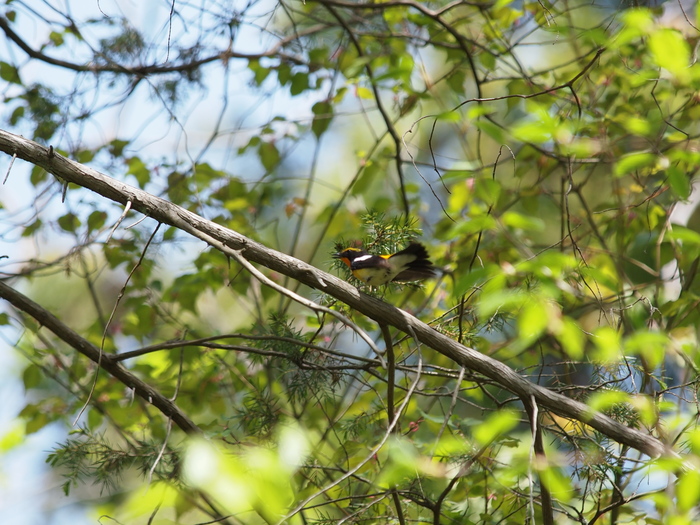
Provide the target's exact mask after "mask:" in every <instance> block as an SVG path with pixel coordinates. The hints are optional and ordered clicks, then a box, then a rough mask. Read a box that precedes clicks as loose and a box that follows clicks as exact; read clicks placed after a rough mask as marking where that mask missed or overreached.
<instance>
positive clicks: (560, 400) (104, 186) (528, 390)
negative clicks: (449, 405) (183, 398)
mask: <svg viewBox="0 0 700 525" xmlns="http://www.w3.org/2000/svg"><path fill="white" fill-rule="evenodd" d="M0 151H4V152H5V153H7V154H8V155H14V154H16V155H17V157H19V158H21V159H23V160H26V161H28V162H31V163H32V164H35V165H37V166H40V167H42V168H44V169H45V170H47V171H49V172H50V173H53V174H54V175H56V176H58V177H60V178H62V179H64V180H66V181H68V182H73V183H75V184H77V185H79V186H82V187H84V188H87V189H89V190H91V191H93V192H95V193H98V194H99V195H102V196H103V197H105V198H107V199H110V200H113V201H115V202H120V203H122V204H124V205H126V203H127V202H128V201H131V203H132V208H133V209H135V210H137V211H139V212H141V213H143V214H145V215H147V216H149V217H152V218H154V219H156V220H157V221H160V222H164V223H166V224H168V225H171V226H174V227H176V228H179V229H181V230H182V231H184V232H187V233H189V234H190V235H192V236H194V237H196V238H198V239H202V240H205V242H206V241H207V240H209V239H211V238H214V239H216V240H217V241H218V242H220V243H222V244H224V245H226V246H228V247H230V248H232V249H234V250H239V251H240V252H241V254H242V255H243V256H244V257H245V258H246V259H248V260H249V261H252V262H254V263H257V264H261V265H262V266H265V267H266V268H269V269H270V270H273V271H275V272H279V273H281V274H283V275H286V276H288V277H291V278H292V279H296V280H297V281H299V282H301V283H303V284H306V285H307V286H310V287H312V288H316V289H318V290H321V291H322V292H324V293H327V294H328V295H330V296H332V297H335V298H336V299H338V300H340V301H343V302H344V303H346V304H347V305H349V306H351V307H352V308H354V309H355V310H357V311H358V312H360V313H362V314H364V315H366V316H368V317H370V318H371V319H373V320H375V321H377V322H378V323H386V324H390V325H392V326H394V327H396V328H398V329H399V330H402V331H404V332H406V333H407V334H410V335H413V334H415V338H416V339H417V340H418V341H420V342H421V343H423V344H425V345H426V346H429V347H430V348H432V349H434V350H435V351H437V352H439V353H441V354H443V355H445V356H447V357H448V358H450V359H452V360H453V361H455V362H456V363H457V364H459V365H460V366H465V367H467V368H469V369H471V370H473V371H475V372H478V373H480V374H482V375H484V376H486V377H488V378H490V379H491V380H493V381H494V382H496V383H497V384H498V385H500V386H501V388H503V389H504V390H507V391H509V392H512V393H513V394H515V395H518V396H519V397H521V398H523V397H527V398H529V397H530V396H532V397H534V398H535V401H536V402H537V403H538V405H540V406H541V407H543V408H545V409H547V410H549V411H551V412H553V413H555V414H557V415H559V416H562V417H566V418H570V419H575V420H577V421H581V422H582V423H585V424H586V425H588V426H590V427H592V428H594V429H595V430H597V431H599V432H601V433H603V434H605V435H606V436H608V437H610V438H611V439H613V440H615V441H617V442H619V443H623V444H625V445H628V446H630V447H632V448H634V449H636V450H639V451H640V452H642V453H644V454H646V455H648V456H650V457H657V456H661V455H664V454H674V453H673V451H672V450H671V448H670V447H668V446H666V445H664V443H662V442H661V441H659V440H658V439H656V438H655V437H653V436H651V435H650V434H648V433H645V432H642V431H640V430H637V429H634V428H630V427H627V426H625V425H623V424H622V423H619V422H618V421H615V420H614V419H612V418H610V417H608V416H606V415H604V414H601V413H600V412H595V411H593V410H592V409H591V408H589V407H588V406H587V405H585V404H584V403H581V402H579V401H576V400H574V399H570V398H568V397H566V396H563V395H561V394H557V393H556V392H553V391H551V390H549V389H547V388H544V387H541V386H539V385H535V384H534V383H531V382H530V381H528V380H527V379H525V378H523V377H521V376H520V375H519V374H518V373H517V372H515V371H514V370H513V369H512V368H510V367H509V366H507V365H505V364H503V363H501V362H500V361H497V360H495V359H493V358H491V357H488V356H485V355H483V354H482V353H480V352H478V351H476V350H474V349H473V348H469V347H467V346H464V345H461V344H459V343H458V342H456V341H454V340H452V339H450V338H449V337H447V336H446V335H443V334H441V333H440V332H438V331H437V330H435V329H433V328H431V327H430V326H428V325H427V324H426V323H424V322H422V321H420V320H418V319H416V318H415V317H413V316H412V315H410V314H408V313H406V312H405V311H403V310H401V309H399V308H396V307H394V306H392V305H390V304H388V303H385V302H384V301H381V300H379V299H377V298H375V297H371V296H369V295H366V294H364V293H362V292H360V291H359V290H358V289H356V288H355V287H353V286H351V285H350V284H348V283H347V282H345V281H343V280H342V279H339V278H338V277H336V276H334V275H331V274H328V273H326V272H323V271H321V270H319V269H318V268H315V267H314V266H311V265H310V264H307V263H305V262H303V261H300V260H299V259H296V258H294V257H290V256H289V255H285V254H284V253H281V252H278V251H276V250H272V249H270V248H268V247H266V246H264V245H262V244H260V243H257V242H255V241H253V240H251V239H249V238H247V237H245V236H244V235H241V234H240V233H238V232H236V231H234V230H229V229H227V228H225V227H223V226H220V225H218V224H215V223H213V222H211V221H208V220H206V219H203V218H202V217H200V216H199V215H197V214H195V213H192V212H190V211H188V210H185V209H184V208H181V207H180V206H177V205H175V204H173V203H171V202H168V201H166V200H164V199H161V198H158V197H155V196H153V195H151V194H149V193H147V192H145V191H143V190H139V189H137V188H134V187H133V186H129V185H128V184H125V183H123V182H119V181H117V180H115V179H113V178H111V177H108V176H107V175H104V174H102V173H100V172H98V171H96V170H93V169H91V168H88V167H87V166H84V165H82V164H79V163H77V162H74V161H72V160H70V159H67V158H65V157H63V156H61V155H58V154H57V153H56V152H55V151H54V150H53V148H45V147H43V146H41V145H40V144H37V143H36V142H33V141H31V140H28V139H25V138H24V137H20V136H18V135H14V134H12V133H9V132H7V131H4V130H0ZM81 344H82V343H81ZM95 355H97V354H95ZM109 364H110V365H112V366H113V363H112V362H111V361H110V362H109ZM115 370H117V371H119V372H120V373H123V372H124V369H123V368H120V367H119V368H117V367H115Z"/></svg>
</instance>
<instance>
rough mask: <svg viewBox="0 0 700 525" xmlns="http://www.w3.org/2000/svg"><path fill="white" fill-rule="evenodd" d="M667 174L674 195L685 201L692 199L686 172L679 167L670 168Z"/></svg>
mask: <svg viewBox="0 0 700 525" xmlns="http://www.w3.org/2000/svg"><path fill="white" fill-rule="evenodd" d="M666 174H667V175H668V182H669V185H670V186H671V190H673V193H675V194H676V195H678V197H680V198H681V199H683V200H685V199H687V198H688V197H690V189H691V187H690V180H689V178H688V176H687V175H686V173H685V171H683V170H682V169H680V168H679V167H678V166H670V167H669V168H668V169H667V170H666Z"/></svg>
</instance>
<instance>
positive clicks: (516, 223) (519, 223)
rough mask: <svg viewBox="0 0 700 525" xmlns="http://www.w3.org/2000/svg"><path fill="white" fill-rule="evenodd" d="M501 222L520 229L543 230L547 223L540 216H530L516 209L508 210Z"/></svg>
mask: <svg viewBox="0 0 700 525" xmlns="http://www.w3.org/2000/svg"><path fill="white" fill-rule="evenodd" d="M501 222H502V223H503V224H504V225H506V226H510V227H511V228H515V229H518V230H525V231H534V232H541V231H544V229H545V223H544V221H543V220H542V219H540V218H539V217H529V216H527V215H523V214H521V213H518V212H515V211H507V212H505V213H504V214H503V215H502V216H501Z"/></svg>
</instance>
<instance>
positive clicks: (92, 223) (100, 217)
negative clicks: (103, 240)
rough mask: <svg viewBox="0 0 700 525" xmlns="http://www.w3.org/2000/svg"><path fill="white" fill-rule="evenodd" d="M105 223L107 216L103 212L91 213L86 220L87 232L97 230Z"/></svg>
mask: <svg viewBox="0 0 700 525" xmlns="http://www.w3.org/2000/svg"><path fill="white" fill-rule="evenodd" d="M105 222H107V214H106V213H105V212H103V211H93V212H92V213H91V214H90V215H89V216H88V220H87V226H88V231H94V230H99V229H100V228H102V227H103V226H104V225H105Z"/></svg>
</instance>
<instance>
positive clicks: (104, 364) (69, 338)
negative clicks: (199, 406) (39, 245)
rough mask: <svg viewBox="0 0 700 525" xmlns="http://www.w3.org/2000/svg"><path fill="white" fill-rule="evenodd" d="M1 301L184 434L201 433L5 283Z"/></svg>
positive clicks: (112, 359)
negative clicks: (124, 388) (21, 313)
mask: <svg viewBox="0 0 700 525" xmlns="http://www.w3.org/2000/svg"><path fill="white" fill-rule="evenodd" d="M0 297H2V298H3V299H5V300H6V301H7V302H8V303H10V304H11V305H12V306H14V307H15V308H17V309H18V310H22V311H23V312H25V313H26V314H28V315H30V316H32V317H33V318H34V319H36V320H37V321H38V322H39V324H41V325H42V326H45V327H46V328H48V329H49V330H51V331H52V332H53V333H54V334H56V336H58V337H59V338H60V339H62V340H63V341H65V342H66V343H67V344H68V345H70V346H71V347H72V348H75V349H76V350H77V351H78V352H80V353H81V354H83V355H84V356H86V357H87V358H88V359H90V360H91V361H93V362H94V363H98V362H99V363H100V368H102V369H103V370H105V371H106V372H108V373H110V374H111V375H112V376H114V377H116V378H117V379H118V380H119V381H121V382H122V383H123V384H124V385H125V386H126V387H128V388H132V389H133V390H134V392H135V393H136V395H138V396H139V397H141V398H142V399H144V400H146V401H147V402H148V403H150V404H152V405H153V406H154V407H156V408H157V409H158V410H160V411H161V412H162V413H163V414H164V415H165V416H167V417H169V418H170V419H172V420H173V422H174V423H175V424H176V425H177V426H178V427H180V428H181V429H182V430H183V431H185V432H187V433H188V434H199V433H201V430H200V429H199V427H197V425H195V424H194V423H193V422H192V421H191V420H190V419H189V418H188V417H187V416H186V415H185V414H184V412H182V411H181V410H180V409H179V408H178V407H177V406H176V405H175V403H173V402H172V401H170V400H169V399H168V398H167V397H165V396H164V395H163V394H161V393H160V392H159V391H158V390H156V389H155V388H153V387H152V386H151V385H149V384H148V383H144V382H143V381H141V380H140V379H139V378H138V377H136V376H135V375H134V374H132V373H131V372H129V371H128V370H126V369H125V368H124V367H123V366H122V365H121V364H120V363H119V362H118V361H117V360H116V359H115V356H114V355H111V354H107V353H104V352H100V349H99V348H97V347H96V346H95V345H93V344H92V343H90V342H89V341H87V340H86V339H84V338H82V337H80V335H78V334H77V333H75V332H74V331H73V330H71V329H70V328H69V327H68V326H66V325H65V324H64V323H62V322H61V321H60V320H59V319H58V318H57V317H56V316H55V315H53V314H51V313H50V312H49V311H47V310H46V309H45V308H42V307H41V306H40V305H38V304H37V303H35V302H34V301H32V300H31V299H29V298H28V297H26V296H24V295H22V294H21V293H19V292H18V291H17V290H15V289H14V288H12V287H11V286H9V285H7V284H6V283H5V282H4V281H0ZM100 353H102V356H100Z"/></svg>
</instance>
